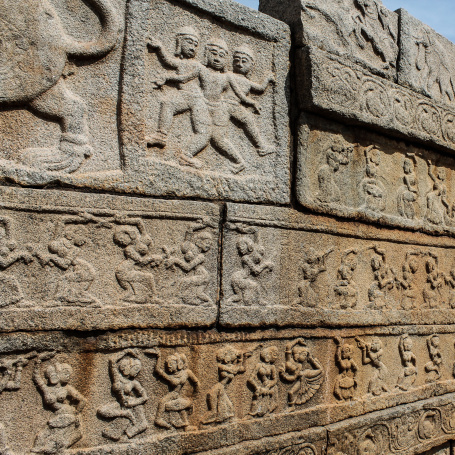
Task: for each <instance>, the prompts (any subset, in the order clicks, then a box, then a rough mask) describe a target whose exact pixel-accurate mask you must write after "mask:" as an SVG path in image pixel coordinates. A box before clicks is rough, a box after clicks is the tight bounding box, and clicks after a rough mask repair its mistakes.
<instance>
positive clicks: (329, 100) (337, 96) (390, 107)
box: [297, 48, 455, 153]
mask: <svg viewBox="0 0 455 455" xmlns="http://www.w3.org/2000/svg"><path fill="white" fill-rule="evenodd" d="M297 68H298V76H297V80H298V83H297V90H298V93H299V99H300V106H301V108H303V109H306V110H312V111H316V112H320V113H323V114H324V115H328V116H330V117H335V118H337V119H340V120H343V121H345V122H346V123H348V124H367V125H369V126H370V127H372V128H374V129H379V130H381V131H383V132H384V131H386V132H388V133H392V134H393V135H395V136H397V137H400V138H406V139H408V140H413V141H415V142H423V143H426V144H428V145H431V146H436V147H443V148H444V149H448V150H450V151H451V153H453V151H455V134H454V131H455V130H454V119H455V110H454V108H453V107H452V106H448V105H446V104H440V103H437V102H436V101H432V100H431V99H428V98H427V97H426V96H424V95H421V94H419V93H416V92H414V91H412V90H409V89H407V88H406V87H403V86H400V85H398V84H395V83H393V82H391V81H387V80H384V79H382V78H380V77H378V76H375V75H373V74H371V73H369V72H368V71H366V70H364V69H362V68H361V67H359V66H358V65H355V64H352V63H350V62H349V61H348V60H346V59H342V58H340V57H335V56H331V55H330V54H328V53H326V52H324V51H320V50H318V49H314V48H309V49H302V50H299V51H298V52H297Z"/></svg>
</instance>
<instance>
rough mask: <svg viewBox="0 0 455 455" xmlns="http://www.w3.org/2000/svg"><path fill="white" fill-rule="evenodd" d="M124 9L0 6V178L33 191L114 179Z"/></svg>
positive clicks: (106, 5)
mask: <svg viewBox="0 0 455 455" xmlns="http://www.w3.org/2000/svg"><path fill="white" fill-rule="evenodd" d="M125 3H126V2H125V1H123V0H93V1H89V2H86V3H84V2H74V3H73V2H68V1H64V2H54V1H49V0H40V1H24V2H19V3H15V4H11V3H7V2H3V3H2V5H1V6H0V10H1V13H0V16H1V18H2V19H1V21H0V36H1V40H2V57H1V60H0V93H1V97H0V128H1V131H2V134H1V137H0V176H1V177H8V178H13V179H17V180H20V181H23V182H24V183H27V184H35V185H36V184H43V183H45V182H48V181H52V180H57V179H58V178H63V179H65V178H67V179H72V177H70V175H71V174H73V173H77V174H79V175H83V174H86V173H89V174H90V173H96V172H107V173H111V174H112V173H113V174H115V173H116V172H118V171H119V169H120V150H119V145H118V130H117V122H116V111H117V101H118V90H119V85H118V73H119V71H120V58H121V43H122V40H123V24H124V10H125Z"/></svg>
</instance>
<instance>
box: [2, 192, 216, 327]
mask: <svg viewBox="0 0 455 455" xmlns="http://www.w3.org/2000/svg"><path fill="white" fill-rule="evenodd" d="M0 200H1V203H0V206H1V208H0V212H1V213H0V225H1V229H0V232H1V239H0V241H1V245H2V246H1V248H2V250H1V251H2V253H1V263H0V266H1V269H2V271H1V273H0V283H1V285H0V309H1V318H0V330H2V331H14V330H55V329H72V330H96V329H103V330H105V329H115V328H121V327H183V326H186V327H188V326H207V325H211V324H213V323H214V322H215V320H216V315H217V308H216V299H217V282H218V273H217V256H218V232H219V228H218V223H219V208H218V207H217V206H215V205H211V204H201V203H198V202H190V201H188V202H184V201H173V202H172V201H160V200H144V199H134V198H129V197H121V198H118V197H115V196H107V195H94V194H93V195H88V194H82V193H74V192H61V191H48V190H30V189H29V190H27V189H15V188H7V187H3V188H2V189H1V190H0Z"/></svg>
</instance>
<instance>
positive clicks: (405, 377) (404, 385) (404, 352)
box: [395, 334, 417, 392]
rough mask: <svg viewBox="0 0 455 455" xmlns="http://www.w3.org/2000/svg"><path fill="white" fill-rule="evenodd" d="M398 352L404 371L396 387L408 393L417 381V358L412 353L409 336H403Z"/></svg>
mask: <svg viewBox="0 0 455 455" xmlns="http://www.w3.org/2000/svg"><path fill="white" fill-rule="evenodd" d="M398 351H399V353H400V357H401V363H402V365H403V369H402V371H401V373H400V375H399V376H398V380H397V385H396V386H395V387H396V388H397V389H399V390H403V391H405V392H406V391H407V390H409V389H411V388H412V386H413V384H414V383H415V382H416V379H417V357H416V356H415V354H414V353H413V352H412V340H411V337H410V336H409V335H408V334H404V335H401V337H400V341H399V342H398Z"/></svg>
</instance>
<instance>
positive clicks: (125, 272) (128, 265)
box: [113, 215, 164, 304]
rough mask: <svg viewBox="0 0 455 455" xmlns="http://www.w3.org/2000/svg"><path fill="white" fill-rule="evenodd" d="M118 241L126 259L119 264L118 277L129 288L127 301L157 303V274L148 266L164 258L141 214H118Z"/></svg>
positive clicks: (126, 288)
mask: <svg viewBox="0 0 455 455" xmlns="http://www.w3.org/2000/svg"><path fill="white" fill-rule="evenodd" d="M115 222H116V223H117V224H118V226H116V227H115V230H114V236H113V238H114V243H115V244H116V245H118V246H119V247H120V248H122V249H123V254H124V257H125V258H124V260H123V261H122V262H121V263H120V264H119V265H118V266H117V269H116V271H115V277H116V278H117V282H118V284H119V285H120V287H121V288H122V289H123V290H124V291H125V294H124V295H123V297H122V301H123V302H127V303H137V304H144V303H157V302H158V299H157V296H156V288H155V278H154V277H153V273H152V272H151V270H147V269H148V268H153V267H158V266H159V265H160V264H161V262H162V261H163V259H164V256H163V255H162V254H161V255H160V254H153V253H152V251H151V247H152V238H151V237H150V235H149V234H148V232H147V228H146V226H145V223H144V221H143V220H142V219H141V218H130V217H128V216H123V215H116V216H115Z"/></svg>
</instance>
